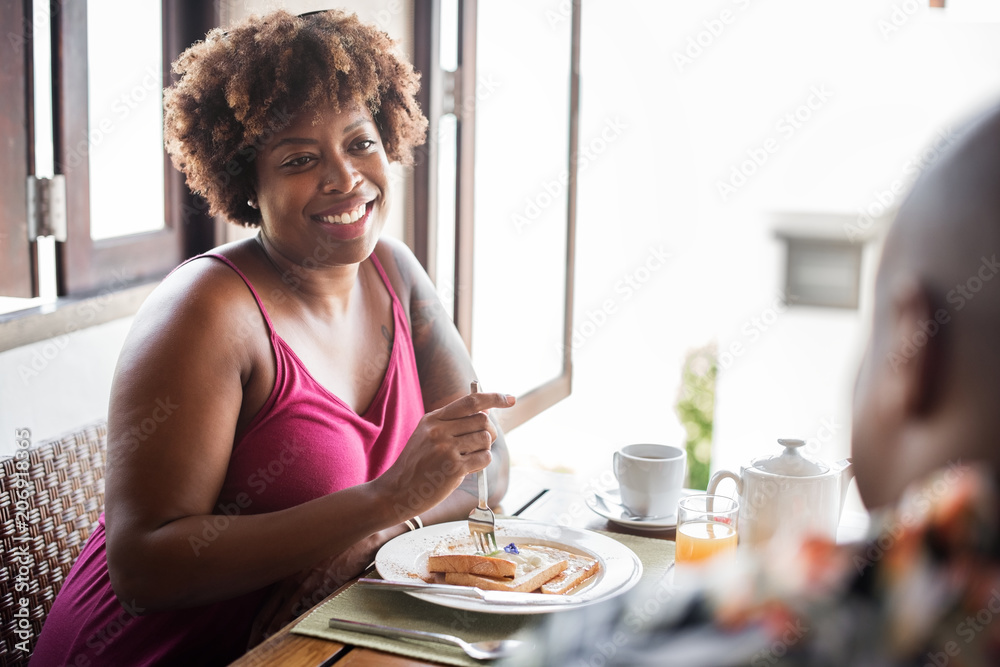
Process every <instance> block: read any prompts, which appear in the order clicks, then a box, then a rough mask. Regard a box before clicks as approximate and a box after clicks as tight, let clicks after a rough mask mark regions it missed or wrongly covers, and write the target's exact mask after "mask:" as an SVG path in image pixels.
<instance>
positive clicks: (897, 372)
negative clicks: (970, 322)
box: [882, 278, 944, 421]
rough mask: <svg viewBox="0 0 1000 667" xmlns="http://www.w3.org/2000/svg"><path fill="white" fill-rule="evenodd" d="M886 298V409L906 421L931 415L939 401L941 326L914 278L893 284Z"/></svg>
mask: <svg viewBox="0 0 1000 667" xmlns="http://www.w3.org/2000/svg"><path fill="white" fill-rule="evenodd" d="M889 299H890V306H889V307H890V313H889V322H888V324H889V331H888V332H887V335H888V340H887V343H888V344H887V346H886V349H887V355H888V358H887V359H886V361H887V363H886V364H885V366H884V368H883V372H885V373H887V377H886V378H885V382H884V383H883V385H882V386H883V388H884V391H885V392H887V393H886V395H884V399H885V400H886V406H887V407H888V408H889V409H890V410H893V411H896V412H897V416H898V417H899V418H900V419H901V421H906V420H908V419H912V418H919V417H922V416H925V415H927V414H929V413H930V412H932V411H933V410H934V407H935V404H936V402H937V400H938V398H939V390H940V387H941V382H940V380H941V378H940V377H939V375H940V370H941V364H940V359H941V356H942V351H943V340H942V339H943V336H944V330H943V326H944V325H942V324H939V323H938V322H936V321H935V320H934V313H933V306H932V303H931V298H930V294H929V292H928V291H927V289H926V288H925V287H924V286H923V285H921V284H920V283H919V282H918V281H917V280H915V279H912V278H910V279H906V280H902V281H900V282H898V283H896V284H895V285H893V286H892V288H891V291H890V294H889Z"/></svg>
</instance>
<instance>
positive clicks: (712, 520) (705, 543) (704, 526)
mask: <svg viewBox="0 0 1000 667" xmlns="http://www.w3.org/2000/svg"><path fill="white" fill-rule="evenodd" d="M739 510H740V506H739V503H737V502H736V501H735V500H733V499H732V498H730V497H728V496H716V495H711V494H700V495H695V496H687V497H685V498H681V500H680V502H679V503H678V504H677V551H676V555H675V557H674V559H675V560H676V561H677V562H678V563H701V562H703V561H706V560H708V559H709V558H715V557H716V556H719V555H722V554H728V555H730V556H731V555H733V554H735V553H736V517H737V515H738V514H739Z"/></svg>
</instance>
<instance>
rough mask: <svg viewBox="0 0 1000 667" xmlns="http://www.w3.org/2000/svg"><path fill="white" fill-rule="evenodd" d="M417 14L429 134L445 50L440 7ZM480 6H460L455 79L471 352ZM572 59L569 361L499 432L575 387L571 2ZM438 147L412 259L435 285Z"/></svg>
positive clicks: (460, 300) (425, 171)
mask: <svg viewBox="0 0 1000 667" xmlns="http://www.w3.org/2000/svg"><path fill="white" fill-rule="evenodd" d="M415 4H416V8H415V9H416V10H415V13H414V31H415V39H414V44H415V49H414V65H415V67H416V68H417V70H418V71H420V72H421V75H422V77H423V78H422V85H421V92H420V103H421V108H422V109H423V110H424V113H425V114H426V115H427V117H428V121H429V123H430V127H431V128H432V129H431V134H432V136H433V134H434V131H435V130H434V128H436V127H437V124H438V121H439V120H440V118H441V115H442V108H443V106H444V105H443V104H442V98H443V92H442V91H443V89H444V86H443V83H442V82H443V80H444V78H445V73H444V72H442V71H441V70H440V68H439V67H438V52H439V44H440V30H441V26H440V3H439V0H427V2H417V3H415ZM476 21H477V2H476V0H460V2H459V14H458V23H459V35H458V44H459V52H458V70H457V71H456V72H455V85H454V89H455V93H454V94H455V99H456V100H461V104H458V103H455V104H454V105H453V107H454V109H455V114H456V117H457V120H458V126H457V138H458V147H457V149H458V151H457V162H458V164H457V169H456V173H457V183H456V200H455V202H454V205H455V292H454V293H455V309H454V313H453V318H454V321H455V324H456V326H457V327H458V331H459V333H460V334H461V336H462V339H463V340H464V341H465V345H466V348H468V349H469V351H470V352H471V349H472V307H473V299H474V290H473V251H474V248H475V234H474V229H475V220H474V206H473V204H474V183H475V129H476V119H475V103H474V99H475V95H474V94H463V92H462V91H475V89H476V43H477V42H476ZM571 30H572V37H571V47H570V49H571V60H570V73H569V75H570V99H569V152H568V154H567V156H566V159H567V166H568V170H569V182H568V185H567V188H566V197H567V227H566V246H565V253H566V280H565V285H566V289H565V298H564V304H563V305H564V313H563V358H562V371H561V372H560V374H559V375H557V376H556V377H554V378H552V379H551V380H548V381H546V382H544V383H542V384H541V385H539V386H537V387H535V388H533V389H531V390H530V391H528V392H527V393H525V394H523V395H521V396H518V397H517V405H515V406H514V407H513V408H510V409H509V410H504V411H502V416H501V417H500V420H501V426H503V428H504V429H505V430H508V431H509V430H511V429H513V428H515V427H517V426H519V425H521V424H523V423H524V422H526V421H528V420H529V419H531V418H532V417H534V416H536V415H538V414H540V413H541V412H542V411H544V410H546V409H548V408H549V407H551V406H553V405H555V404H556V403H558V402H559V401H561V400H562V399H564V398H566V397H567V396H569V395H570V393H571V391H572V382H573V356H572V350H573V345H572V335H573V295H574V281H573V276H574V272H575V248H576V198H577V197H576V193H577V172H576V164H577V151H578V145H579V108H580V0H573V2H572V16H571ZM433 144H434V141H433V140H432V141H431V142H430V146H429V147H428V149H427V150H426V152H425V153H424V154H423V157H425V158H426V159H423V160H418V164H417V166H416V168H415V169H414V192H415V197H414V218H413V219H414V230H413V240H414V243H413V245H414V252H415V254H416V256H417V259H418V260H420V262H421V264H423V266H424V268H425V269H426V270H427V272H428V274H429V275H430V276H431V279H432V280H434V279H435V278H436V276H435V275H434V272H435V265H436V262H435V261H434V260H435V256H434V254H435V249H436V227H435V225H436V218H437V214H436V212H437V210H438V207H439V206H446V205H450V203H449V202H439V201H437V182H438V180H437V167H438V163H437V151H436V150H434V146H433Z"/></svg>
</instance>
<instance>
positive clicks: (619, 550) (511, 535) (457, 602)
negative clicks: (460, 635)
mask: <svg viewBox="0 0 1000 667" xmlns="http://www.w3.org/2000/svg"><path fill="white" fill-rule="evenodd" d="M496 533H497V543H498V544H499V545H500V546H504V545H507V544H510V543H511V542H513V543H514V544H537V545H540V546H552V547H557V548H560V549H565V550H567V551H572V552H577V553H580V554H584V555H587V556H590V557H591V558H596V559H597V560H598V561H599V562H600V563H601V569H600V571H599V572H598V573H597V574H596V575H594V577H592V580H591V583H590V584H588V585H587V586H585V587H584V588H582V589H581V590H579V591H577V592H575V593H572V595H573V596H574V597H579V599H580V602H578V603H576V604H542V603H539V604H530V605H525V606H523V607H521V606H514V605H510V606H508V605H504V606H499V605H491V604H488V603H486V602H483V601H482V600H476V599H474V598H460V597H457V596H454V595H440V594H435V593H422V592H416V591H413V592H411V591H407V593H408V594H409V595H412V596H413V597H415V598H420V599H421V600H426V601H427V602H433V603H434V604H439V605H442V606H444V607H452V608H454V609H464V610H466V611H481V612H486V613H490V614H546V613H549V612H553V611H563V610H565V609H576V608H578V607H583V606H586V605H589V604H593V603H595V602H600V601H602V600H608V599H610V598H613V597H615V596H616V595H620V594H622V593H624V592H625V591H627V590H629V589H630V588H632V587H633V586H635V585H636V584H637V583H638V582H639V577H640V576H642V563H640V562H639V557H638V556H636V555H635V553H633V551H632V550H631V549H629V548H628V547H626V546H625V545H624V544H622V543H621V542H617V541H615V540H613V539H611V538H610V537H607V536H605V535H600V534H598V533H593V532H590V531H587V530H578V529H576V528H565V527H562V526H554V525H550V524H544V523H539V522H537V521H526V520H523V519H497V529H496ZM443 542H457V543H466V542H467V543H468V544H469V548H470V549H472V537H471V536H470V535H469V523H468V522H467V521H453V522H451V523H442V524H438V525H435V526H427V527H425V528H421V529H420V530H414V531H412V532H409V533H403V534H402V535H400V536H398V537H396V538H394V539H392V540H390V541H389V542H387V543H386V544H385V545H384V546H383V547H382V548H381V549H379V551H378V554H377V555H376V556H375V569H377V570H378V573H379V575H380V576H381V577H382V578H383V579H388V580H389V581H402V582H404V583H409V582H412V581H414V580H415V577H416V578H418V579H425V580H426V579H428V578H429V577H430V576H431V575H430V573H429V572H428V571H427V558H428V556H430V554H431V553H432V552H434V551H436V550H437V548H438V546H439V545H440V544H441V543H443Z"/></svg>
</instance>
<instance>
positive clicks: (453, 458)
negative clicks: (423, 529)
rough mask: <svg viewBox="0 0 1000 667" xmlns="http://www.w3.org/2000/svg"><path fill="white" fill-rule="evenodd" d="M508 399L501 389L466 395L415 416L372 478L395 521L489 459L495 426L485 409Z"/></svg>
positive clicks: (432, 501)
mask: <svg viewBox="0 0 1000 667" xmlns="http://www.w3.org/2000/svg"><path fill="white" fill-rule="evenodd" d="M513 404H514V397H513V396H509V395H506V394H496V393H481V394H468V395H465V396H462V397H461V398H458V399H456V400H455V401H452V402H451V403H449V404H448V405H445V406H444V407H442V408H439V409H437V410H433V411H431V412H428V413H427V414H426V415H424V416H423V418H421V420H420V422H419V423H418V424H417V428H416V429H415V430H414V431H413V435H411V436H410V439H409V441H408V442H407V443H406V448H405V449H404V450H403V451H402V453H401V454H400V455H399V458H398V459H396V462H395V463H394V464H393V465H392V467H391V468H389V469H388V470H387V471H386V472H385V473H384V474H383V475H382V476H381V477H379V478H378V479H377V480H376V483H377V484H378V485H379V487H380V488H381V489H384V490H385V493H386V494H387V495H386V497H388V498H392V499H393V500H392V502H393V507H394V509H395V511H396V514H397V518H398V519H399V520H400V521H403V520H405V519H409V518H410V517H413V516H415V515H417V514H420V513H421V512H424V511H426V510H429V509H431V508H432V507H434V506H435V505H437V504H438V503H440V502H441V501H442V500H444V499H445V498H447V497H448V496H449V495H451V493H452V492H453V491H454V490H455V489H457V488H458V486H459V484H461V483H462V480H463V479H465V477H466V475H469V474H470V473H474V472H478V471H479V470H482V469H483V468H485V467H486V466H488V465H489V464H490V460H491V455H490V446H491V445H492V444H493V441H494V440H495V439H496V437H497V430H496V427H495V426H494V425H493V422H492V421H490V419H489V417H488V416H487V412H486V411H488V410H489V409H491V408H506V407H510V406H511V405H513Z"/></svg>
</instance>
